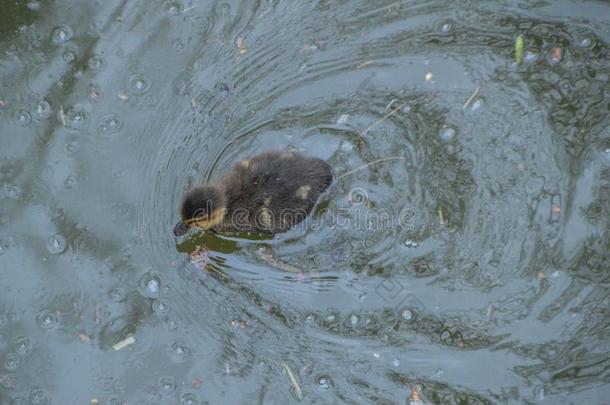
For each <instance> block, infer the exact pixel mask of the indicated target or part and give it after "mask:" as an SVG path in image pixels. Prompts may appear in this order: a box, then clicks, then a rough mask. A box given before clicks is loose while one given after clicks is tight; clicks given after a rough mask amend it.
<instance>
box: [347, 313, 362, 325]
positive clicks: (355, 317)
mask: <svg viewBox="0 0 610 405" xmlns="http://www.w3.org/2000/svg"><path fill="white" fill-rule="evenodd" d="M359 320H360V319H359V318H358V315H356V314H352V316H350V317H349V321H350V323H351V324H352V325H354V326H355V325H356V324H357V323H358V321H359Z"/></svg>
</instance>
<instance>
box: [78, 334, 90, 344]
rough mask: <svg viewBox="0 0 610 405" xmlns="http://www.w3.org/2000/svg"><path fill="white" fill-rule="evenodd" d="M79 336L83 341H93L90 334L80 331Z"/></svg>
mask: <svg viewBox="0 0 610 405" xmlns="http://www.w3.org/2000/svg"><path fill="white" fill-rule="evenodd" d="M78 338H79V339H80V341H81V342H83V343H91V337H89V336H88V335H85V334H84V333H79V334H78Z"/></svg>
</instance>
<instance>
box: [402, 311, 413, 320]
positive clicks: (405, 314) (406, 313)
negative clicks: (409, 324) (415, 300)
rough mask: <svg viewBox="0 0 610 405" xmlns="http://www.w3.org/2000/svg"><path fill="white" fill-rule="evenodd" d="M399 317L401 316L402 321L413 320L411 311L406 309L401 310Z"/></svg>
mask: <svg viewBox="0 0 610 405" xmlns="http://www.w3.org/2000/svg"><path fill="white" fill-rule="evenodd" d="M400 316H402V319H404V320H405V321H411V320H412V319H413V311H411V310H410V309H408V308H407V309H403V310H402V312H401V313H400Z"/></svg>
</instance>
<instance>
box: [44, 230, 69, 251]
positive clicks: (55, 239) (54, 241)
mask: <svg viewBox="0 0 610 405" xmlns="http://www.w3.org/2000/svg"><path fill="white" fill-rule="evenodd" d="M67 247H68V241H67V240H66V238H65V237H63V236H62V235H59V234H55V235H51V236H50V237H49V239H47V250H48V251H49V253H51V254H52V255H58V254H60V253H63V252H64V251H65V250H66V248H67Z"/></svg>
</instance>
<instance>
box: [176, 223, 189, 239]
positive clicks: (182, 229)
mask: <svg viewBox="0 0 610 405" xmlns="http://www.w3.org/2000/svg"><path fill="white" fill-rule="evenodd" d="M188 231H189V227H188V226H187V225H186V224H185V223H184V222H182V221H180V222H178V223H177V224H176V226H174V235H176V236H182V235H184V234H185V233H187V232H188Z"/></svg>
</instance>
